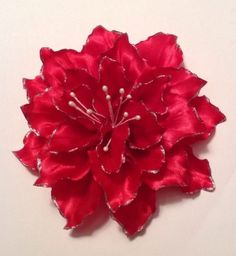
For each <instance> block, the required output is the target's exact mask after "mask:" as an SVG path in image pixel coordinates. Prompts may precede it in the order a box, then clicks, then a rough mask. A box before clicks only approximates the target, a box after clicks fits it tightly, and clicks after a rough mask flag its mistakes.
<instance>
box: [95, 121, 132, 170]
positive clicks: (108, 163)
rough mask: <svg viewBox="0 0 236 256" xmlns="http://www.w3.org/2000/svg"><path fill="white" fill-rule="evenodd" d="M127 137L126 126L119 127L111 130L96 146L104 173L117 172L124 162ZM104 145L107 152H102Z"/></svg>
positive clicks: (127, 128)
mask: <svg viewBox="0 0 236 256" xmlns="http://www.w3.org/2000/svg"><path fill="white" fill-rule="evenodd" d="M128 136H129V127H128V125H127V124H124V125H120V126H117V127H115V128H113V129H112V130H111V132H108V134H107V135H105V138H104V140H103V142H102V143H101V144H100V145H98V147H97V154H98V158H99V161H100V163H101V167H102V169H103V170H104V171H105V172H107V173H113V172H119V170H120V167H121V165H122V163H123V162H124V161H125V147H126V139H127V138H128ZM106 145H107V151H104V147H106Z"/></svg>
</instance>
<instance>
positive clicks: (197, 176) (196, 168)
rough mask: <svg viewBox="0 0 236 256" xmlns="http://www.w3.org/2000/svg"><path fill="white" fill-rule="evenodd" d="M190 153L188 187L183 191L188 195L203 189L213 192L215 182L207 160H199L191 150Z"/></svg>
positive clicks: (189, 149)
mask: <svg viewBox="0 0 236 256" xmlns="http://www.w3.org/2000/svg"><path fill="white" fill-rule="evenodd" d="M187 151H188V161H187V170H188V180H187V186H184V187H183V188H182V190H183V191H184V192H186V193H194V192H197V191H199V190H201V189H204V190H208V191H212V190H214V188H215V187H214V182H213V179H212V177H211V169H210V166H209V162H208V161H207V159H204V160H201V159H198V158H197V157H196V156H194V154H193V153H192V150H191V148H190V147H189V148H188V149H187Z"/></svg>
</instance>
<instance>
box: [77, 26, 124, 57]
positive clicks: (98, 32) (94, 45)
mask: <svg viewBox="0 0 236 256" xmlns="http://www.w3.org/2000/svg"><path fill="white" fill-rule="evenodd" d="M120 36H121V33H120V32H117V31H114V30H113V31H109V30H107V29H105V28H104V27H102V26H97V27H96V28H94V30H93V31H92V33H91V34H90V35H89V36H88V39H87V42H86V44H85V45H84V47H83V49H82V53H87V54H91V55H93V56H96V57H98V56H100V55H101V54H103V53H104V52H106V51H108V50H109V49H111V48H112V47H113V46H114V43H115V42H116V40H117V39H118V38H119V37H120Z"/></svg>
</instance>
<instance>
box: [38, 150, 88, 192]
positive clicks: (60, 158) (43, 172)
mask: <svg viewBox="0 0 236 256" xmlns="http://www.w3.org/2000/svg"><path fill="white" fill-rule="evenodd" d="M40 167H41V168H40V177H39V178H38V179H37V181H36V182H35V185H37V186H47V187H51V186H54V185H55V184H56V183H57V182H58V181H59V180H62V179H71V180H80V179H82V178H83V177H84V176H85V175H86V174H87V173H88V172H89V170H90V164H89V158H88V154H87V152H86V151H79V150H77V151H74V152H63V153H58V154H53V153H49V154H47V156H46V157H44V158H43V159H41V165H40Z"/></svg>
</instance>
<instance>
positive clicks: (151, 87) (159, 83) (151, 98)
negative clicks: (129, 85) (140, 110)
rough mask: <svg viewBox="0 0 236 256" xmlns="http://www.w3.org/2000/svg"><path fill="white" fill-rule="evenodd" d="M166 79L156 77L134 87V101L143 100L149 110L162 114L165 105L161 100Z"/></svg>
mask: <svg viewBox="0 0 236 256" xmlns="http://www.w3.org/2000/svg"><path fill="white" fill-rule="evenodd" d="M166 82H167V79H166V78H165V77H163V78H161V77H160V78H156V79H154V80H151V81H150V82H148V83H144V84H141V85H138V86H136V87H134V89H133V92H132V97H133V99H134V100H135V101H138V102H143V104H144V105H145V106H146V108H147V109H148V110H149V111H152V112H155V113H157V114H163V113H165V112H166V111H167V107H166V105H165V104H164V102H163V93H164V90H165V88H166Z"/></svg>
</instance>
